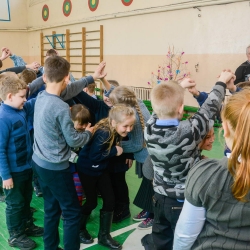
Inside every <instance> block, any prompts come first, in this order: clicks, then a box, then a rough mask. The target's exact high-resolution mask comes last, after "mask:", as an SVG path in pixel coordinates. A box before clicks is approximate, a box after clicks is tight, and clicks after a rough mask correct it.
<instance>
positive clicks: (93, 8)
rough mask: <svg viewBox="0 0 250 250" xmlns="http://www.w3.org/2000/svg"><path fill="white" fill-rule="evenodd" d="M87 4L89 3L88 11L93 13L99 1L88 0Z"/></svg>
mask: <svg viewBox="0 0 250 250" xmlns="http://www.w3.org/2000/svg"><path fill="white" fill-rule="evenodd" d="M88 3H89V9H90V10H91V11H95V10H96V9H97V7H98V4H99V0H88Z"/></svg>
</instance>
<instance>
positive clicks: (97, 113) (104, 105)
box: [74, 80, 133, 222]
mask: <svg viewBox="0 0 250 250" xmlns="http://www.w3.org/2000/svg"><path fill="white" fill-rule="evenodd" d="M109 82H110V83H112V86H119V83H118V82H117V81H115V80H109ZM74 101H75V102H76V103H81V104H83V105H85V106H86V107H87V108H88V109H89V111H90V113H91V114H92V117H94V119H93V120H95V122H96V123H97V122H99V121H100V120H101V119H103V118H106V117H108V114H109V110H110V109H111V108H112V106H113V104H112V103H111V102H110V100H109V98H108V97H106V96H105V95H103V101H100V100H96V99H94V98H92V97H91V96H89V95H88V94H86V93H85V92H83V91H82V92H81V93H80V94H78V95H77V96H76V97H75V98H74ZM92 124H93V123H92ZM127 139H128V138H127V137H125V138H123V140H127ZM132 159H133V155H132V154H129V153H123V154H122V155H120V156H119V157H115V158H113V160H110V162H109V169H108V170H109V174H110V178H111V183H112V186H113V190H114V194H115V208H114V214H113V222H120V221H122V220H124V219H126V218H129V217H130V216H131V215H130V209H129V191H128V185H127V182H126V178H125V177H126V171H127V170H128V169H129V168H130V167H131V166H132V162H133V160H132Z"/></svg>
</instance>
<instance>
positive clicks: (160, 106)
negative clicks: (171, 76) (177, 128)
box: [150, 81, 184, 118]
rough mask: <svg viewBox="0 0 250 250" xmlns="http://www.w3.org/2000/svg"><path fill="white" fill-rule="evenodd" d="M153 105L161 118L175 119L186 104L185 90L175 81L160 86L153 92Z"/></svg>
mask: <svg viewBox="0 0 250 250" xmlns="http://www.w3.org/2000/svg"><path fill="white" fill-rule="evenodd" d="M150 97H151V104H152V108H153V110H154V112H155V113H156V114H157V116H158V117H159V118H164V117H175V116H176V114H177V111H178V108H179V107H180V106H181V105H182V104H183V102H184V89H183V88H182V87H181V86H180V85H179V84H178V83H177V82H175V81H169V82H165V83H161V84H158V85H157V86H155V87H154V88H153V89H152V91H151V96H150Z"/></svg>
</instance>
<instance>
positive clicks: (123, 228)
mask: <svg viewBox="0 0 250 250" xmlns="http://www.w3.org/2000/svg"><path fill="white" fill-rule="evenodd" d="M215 135H216V139H215V142H214V144H213V149H212V150H211V151H210V152H205V151H204V152H203V154H204V155H206V156H208V157H209V158H218V159H219V158H222V157H223V151H224V140H223V137H222V133H220V132H219V129H217V128H216V129H215ZM127 183H128V186H129V194H130V201H131V204H130V210H131V215H134V214H137V213H138V212H140V209H139V208H138V207H136V206H134V205H133V204H132V201H133V200H134V197H135V195H136V192H137V190H138V188H139V186H140V183H141V180H140V179H138V178H137V176H136V175H135V169H134V167H132V168H131V169H130V170H129V171H128V172H127ZM101 205H102V200H101V198H98V207H97V208H96V209H95V211H93V213H92V214H91V217H90V220H89V223H88V225H87V228H88V231H89V233H90V234H91V235H92V236H93V238H96V237H97V234H98V229H99V210H100V208H101ZM31 206H32V207H35V208H36V209H37V212H35V213H34V218H35V219H36V221H35V224H36V225H38V226H43V215H44V211H43V198H38V197H36V196H35V194H34V195H33V199H32V204H31ZM0 221H1V226H0V250H5V249H17V248H11V247H9V245H8V243H7V239H8V237H9V235H8V233H7V229H6V224H5V203H0ZM137 224H138V222H134V221H133V220H132V218H128V219H126V220H124V221H122V222H121V223H117V224H113V225H112V236H114V238H115V239H116V240H117V241H119V242H120V243H123V242H124V241H125V240H126V239H127V237H128V236H129V235H130V234H131V233H132V232H133V231H134V230H135V228H136V227H137ZM59 233H60V237H61V247H63V243H62V235H63V229H62V221H61V223H60V228H59ZM32 239H33V240H35V241H36V243H37V248H36V249H38V250H42V249H43V240H42V237H37V238H32ZM138 241H140V239H138ZM96 242H97V241H96V240H95V242H94V244H92V245H90V246H88V245H83V244H82V245H81V248H80V249H81V250H82V249H88V250H107V249H108V248H106V247H102V246H99V245H97V244H96Z"/></svg>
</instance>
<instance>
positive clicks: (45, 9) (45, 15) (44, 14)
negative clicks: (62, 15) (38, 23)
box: [42, 4, 49, 22]
mask: <svg viewBox="0 0 250 250" xmlns="http://www.w3.org/2000/svg"><path fill="white" fill-rule="evenodd" d="M42 18H43V21H45V22H46V21H47V20H48V19H49V7H48V5H47V4H45V5H44V6H43V9H42Z"/></svg>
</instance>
